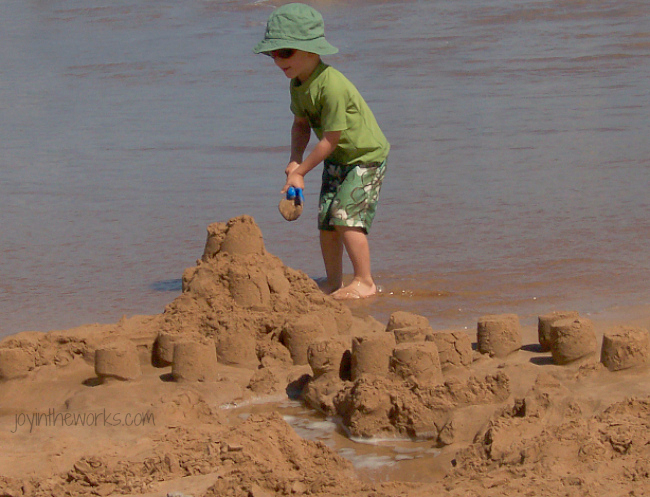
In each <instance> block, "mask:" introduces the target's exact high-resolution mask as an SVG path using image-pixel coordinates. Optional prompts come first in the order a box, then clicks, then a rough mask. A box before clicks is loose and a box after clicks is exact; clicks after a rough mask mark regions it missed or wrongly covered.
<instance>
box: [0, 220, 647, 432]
mask: <svg viewBox="0 0 650 497" xmlns="http://www.w3.org/2000/svg"><path fill="white" fill-rule="evenodd" d="M207 231H208V235H207V239H206V244H205V249H204V252H203V254H202V256H201V258H200V259H199V260H198V261H197V263H196V266H195V267H192V268H188V269H186V270H185V272H184V273H183V277H182V294H181V295H180V296H179V297H177V298H176V299H175V300H174V301H173V302H171V303H170V304H169V305H168V306H167V307H166V308H165V311H164V313H163V314H161V315H158V316H153V317H151V316H150V317H138V318H135V317H134V318H132V319H125V320H123V321H121V322H120V323H118V324H117V325H112V326H109V325H107V326H103V327H102V326H99V327H98V328H97V330H96V333H91V334H90V335H88V334H86V335H83V336H82V335H78V334H76V333H75V332H74V331H71V330H68V331H67V332H60V333H49V334H26V335H23V336H20V337H13V338H12V339H11V340H10V341H3V342H2V343H0V380H5V381H11V380H12V379H16V378H20V377H23V376H25V375H29V374H30V372H31V371H32V370H34V369H37V368H39V367H40V366H42V365H46V364H58V363H60V364H65V363H66V361H70V360H72V359H71V358H74V357H77V356H81V357H83V358H84V359H85V360H86V361H88V362H91V363H93V364H94V367H95V374H96V376H97V379H98V380H99V383H104V382H113V381H124V382H136V381H138V380H139V378H140V377H141V375H142V369H143V367H145V366H154V367H156V368H161V369H162V368H169V369H170V370H171V372H170V373H169V374H167V375H161V376H164V377H165V378H166V379H167V380H172V381H175V382H179V383H211V382H219V381H221V373H220V371H222V370H223V367H226V366H228V367H237V368H243V369H246V370H249V371H251V372H252V373H251V376H250V378H251V379H250V383H249V385H248V388H249V390H250V392H251V394H252V393H254V394H255V395H267V394H273V393H277V392H280V391H283V390H284V389H285V388H288V384H289V383H293V384H294V385H293V386H292V388H294V389H298V391H299V393H300V395H301V397H302V399H303V400H304V401H305V402H306V403H307V404H308V405H310V406H312V407H314V408H316V409H319V410H321V411H323V412H325V413H327V414H331V415H336V416H338V417H339V418H340V419H341V420H342V422H343V424H344V425H345V427H346V429H347V430H348V431H349V432H350V434H352V435H356V436H367V437H372V436H380V435H391V436H398V435H399V436H410V437H414V438H427V439H432V440H436V441H437V442H438V443H439V444H441V445H445V444H450V443H454V442H455V441H458V440H459V439H461V438H463V437H469V436H470V435H469V434H468V430H470V427H469V425H468V424H467V423H468V421H467V419H469V418H471V419H472V422H471V423H470V425H471V426H472V428H471V429H474V428H476V427H478V426H479V425H480V424H481V420H483V421H485V420H486V419H487V417H489V415H490V414H491V412H492V407H493V406H495V405H498V404H499V403H500V402H502V401H503V400H504V399H506V398H508V396H509V395H510V386H509V379H508V376H507V375H506V374H505V373H502V372H498V373H493V374H482V375H478V376H476V375H475V374H474V372H473V370H472V365H473V362H474V361H475V360H477V359H479V358H481V360H483V361H485V360H490V358H494V359H496V360H499V361H503V360H506V359H507V358H508V357H509V356H511V355H512V354H515V353H516V352H517V351H519V350H520V349H521V348H522V338H521V326H520V323H519V318H518V316H517V315H515V314H495V315H484V316H481V317H479V318H478V321H477V327H476V350H473V348H472V340H471V338H470V335H469V334H468V333H467V332H466V331H462V330H447V331H436V330H434V329H433V328H432V326H431V325H430V323H429V320H428V319H427V318H425V317H423V316H419V315H417V314H413V313H410V312H405V311H396V312H393V313H392V314H391V315H390V317H389V319H388V323H387V324H386V325H385V326H383V325H382V324H381V323H379V322H376V321H374V322H373V321H372V320H370V321H369V323H370V324H368V323H366V326H365V327H359V320H357V321H355V318H354V317H353V316H352V313H351V311H350V309H349V308H348V307H347V306H345V305H343V304H341V303H340V302H337V301H335V300H333V299H331V298H330V297H328V296H325V295H323V294H322V293H321V292H320V290H319V289H318V287H317V285H316V284H315V282H314V281H313V280H311V279H310V278H309V277H308V276H307V275H305V274H304V273H302V272H300V271H296V270H294V269H291V268H289V267H287V266H285V265H284V264H283V263H282V262H281V261H280V260H279V259H278V258H277V257H275V256H273V255H271V254H269V253H267V252H266V249H265V247H264V242H263V239H262V234H261V232H260V230H259V227H258V226H257V225H256V224H255V222H254V220H253V219H252V218H251V217H249V216H241V217H238V218H234V219H231V220H230V221H229V222H227V223H214V224H211V225H210V226H209V227H208V230H207ZM353 323H355V326H354V327H353V326H352V325H353ZM538 336H539V340H540V347H541V349H542V350H546V349H548V350H549V351H550V352H551V355H552V359H553V362H554V363H555V364H556V365H571V364H573V363H574V362H579V361H580V360H581V359H585V358H588V357H591V356H593V353H594V352H595V349H596V340H595V335H594V332H593V325H592V323H591V322H590V321H589V320H587V319H584V318H581V317H579V316H578V315H577V313H576V312H553V313H549V314H546V315H541V316H539V321H538ZM45 342H47V344H45ZM45 345H47V347H46V346H45ZM647 356H648V337H647V332H638V331H635V330H627V331H625V332H616V333H614V332H612V333H611V334H609V335H607V334H606V337H605V340H604V341H603V350H602V353H601V360H602V362H603V364H605V365H606V366H607V367H608V368H609V369H610V370H612V371H616V370H619V369H624V368H629V367H634V366H638V365H643V364H645V363H646V362H647ZM292 371H293V372H292ZM306 372H309V373H310V374H306ZM462 413H465V414H462ZM477 429H478V428H477Z"/></svg>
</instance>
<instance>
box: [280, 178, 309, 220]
mask: <svg viewBox="0 0 650 497" xmlns="http://www.w3.org/2000/svg"><path fill="white" fill-rule="evenodd" d="M304 203H305V197H304V195H303V193H302V188H294V187H293V186H290V187H289V189H288V190H287V195H286V198H283V199H282V200H280V205H278V209H279V210H280V214H282V217H283V218H285V219H286V220H287V221H295V220H296V219H298V218H299V217H300V214H302V206H303V204H304Z"/></svg>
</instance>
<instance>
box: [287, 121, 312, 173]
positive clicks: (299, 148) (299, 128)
mask: <svg viewBox="0 0 650 497" xmlns="http://www.w3.org/2000/svg"><path fill="white" fill-rule="evenodd" d="M310 137H311V128H310V127H309V121H308V120H307V118H306V117H298V116H293V125H292V126H291V157H290V158H289V166H290V165H291V164H292V163H296V164H298V165H299V164H300V163H301V162H302V155H303V154H304V153H305V149H306V148H307V144H308V143H309V138H310ZM289 166H287V169H288V168H289ZM294 169H295V168H294ZM285 172H286V173H287V174H289V172H290V171H285Z"/></svg>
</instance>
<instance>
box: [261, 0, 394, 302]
mask: <svg viewBox="0 0 650 497" xmlns="http://www.w3.org/2000/svg"><path fill="white" fill-rule="evenodd" d="M253 51H254V52H255V53H263V54H265V55H269V56H271V57H272V58H273V61H274V62H275V64H276V65H277V66H278V67H279V68H280V69H281V70H282V71H283V72H284V74H285V75H286V76H287V77H288V78H290V79H291V84H290V92H291V112H292V113H293V114H294V120H293V126H292V127H291V157H290V159H289V164H288V165H287V167H286V169H285V173H286V175H287V181H286V184H285V185H284V188H283V190H282V193H285V192H286V191H287V189H288V188H289V187H290V186H294V187H297V188H304V186H305V184H304V176H305V175H306V174H307V173H308V172H309V171H311V170H312V169H314V168H315V167H316V166H317V165H318V164H320V163H321V162H323V161H324V162H325V165H324V168H323V181H322V187H321V192H320V200H319V211H318V228H319V230H320V245H321V251H322V254H323V261H324V262H325V272H326V274H327V282H326V283H325V284H323V285H321V288H322V290H323V291H324V292H325V293H329V294H331V295H332V297H334V298H337V299H358V298H365V297H370V296H372V295H375V294H376V293H377V287H376V285H375V282H374V281H373V278H372V275H371V271H370V248H369V245H368V230H369V229H370V226H371V225H372V221H373V218H374V216H375V209H376V207H377V199H378V197H379V191H380V189H381V183H382V180H383V178H384V174H385V171H386V158H387V157H388V151H389V148H390V145H389V143H388V141H387V140H386V137H385V136H384V134H383V133H382V131H381V129H380V128H379V126H378V124H377V121H376V120H375V117H374V115H373V114H372V112H371V110H370V108H369V107H368V105H367V104H366V102H365V101H364V99H363V97H361V95H360V94H359V92H358V90H357V89H356V88H355V87H354V85H353V84H352V83H350V81H348V80H347V79H346V78H345V76H343V75H342V74H341V73H340V72H339V71H337V70H336V69H334V68H332V67H330V66H328V65H326V64H324V63H323V62H322V61H321V59H320V56H321V55H331V54H335V53H337V52H338V49H337V48H335V47H334V46H332V45H330V44H329V42H327V40H325V28H324V23H323V18H322V16H321V15H320V13H319V12H317V11H316V10H314V9H313V8H312V7H309V6H308V5H305V4H301V3H290V4H286V5H283V6H281V7H279V8H277V9H276V10H275V11H273V13H272V14H271V16H270V17H269V20H268V22H267V25H266V33H265V35H264V39H263V40H262V41H261V42H260V43H258V44H257V45H256V46H255V48H254V50H253ZM312 129H313V130H314V133H315V134H316V136H317V137H318V139H319V140H320V141H319V142H318V144H317V145H316V146H315V147H314V149H313V150H312V152H311V153H310V154H309V155H308V156H307V157H303V155H304V152H305V149H306V147H307V144H308V143H309V138H310V136H311V130H312ZM343 248H345V250H346V252H347V253H348V256H349V257H350V261H351V262H352V267H353V269H354V279H353V280H352V282H351V283H350V284H349V285H347V286H343V260H342V257H343Z"/></svg>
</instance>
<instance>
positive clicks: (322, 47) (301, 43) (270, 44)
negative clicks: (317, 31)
mask: <svg viewBox="0 0 650 497" xmlns="http://www.w3.org/2000/svg"><path fill="white" fill-rule="evenodd" d="M282 48H295V49H296V50H302V51H303V52H311V53H315V54H317V55H334V54H335V53H338V51H339V49H338V48H336V47H335V46H334V45H332V44H330V43H329V42H328V41H327V40H326V39H325V38H324V37H321V38H315V39H313V40H281V39H277V38H265V39H263V40H262V41H260V42H259V43H258V44H257V45H255V48H253V52H255V53H267V52H272V51H273V50H280V49H282Z"/></svg>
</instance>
